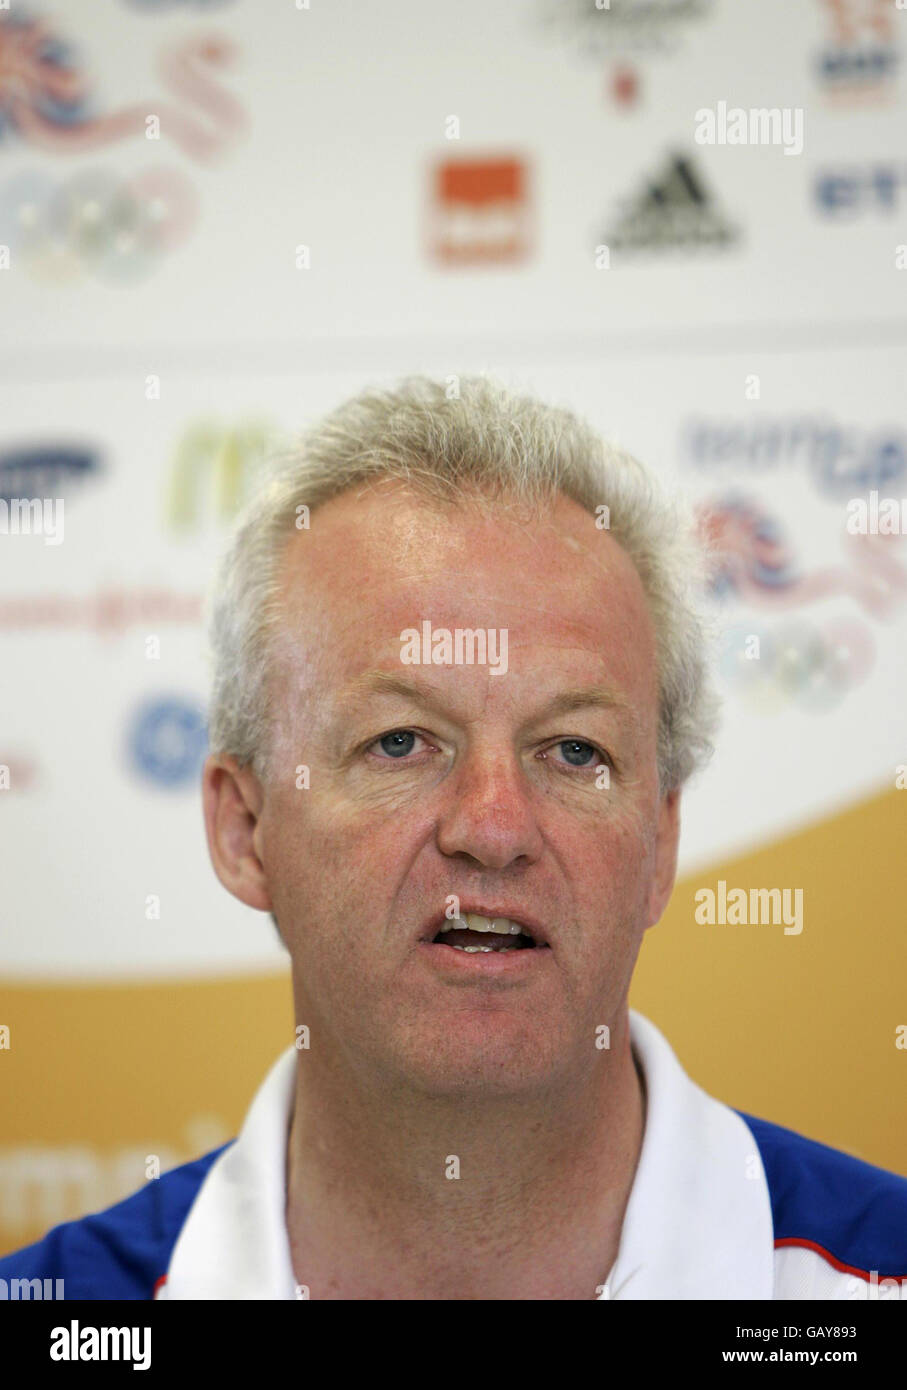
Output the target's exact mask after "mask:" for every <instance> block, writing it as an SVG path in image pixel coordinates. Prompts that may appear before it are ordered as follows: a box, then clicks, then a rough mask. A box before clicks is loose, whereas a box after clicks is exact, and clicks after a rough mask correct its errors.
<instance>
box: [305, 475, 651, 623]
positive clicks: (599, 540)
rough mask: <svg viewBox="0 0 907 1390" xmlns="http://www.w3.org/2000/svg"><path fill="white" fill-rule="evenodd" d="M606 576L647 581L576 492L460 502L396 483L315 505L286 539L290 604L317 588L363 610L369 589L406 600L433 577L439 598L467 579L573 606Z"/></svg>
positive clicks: (478, 588) (476, 592)
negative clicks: (538, 498) (540, 498)
mask: <svg viewBox="0 0 907 1390" xmlns="http://www.w3.org/2000/svg"><path fill="white" fill-rule="evenodd" d="M381 481H391V482H396V480H381ZM602 578H605V579H608V578H610V580H611V582H612V583H615V582H623V583H625V584H628V585H629V586H630V587H631V588H637V589H639V588H640V586H639V582H638V576H637V575H636V571H635V569H634V568H633V565H632V562H631V561H630V560H629V557H628V556H627V555H626V553H625V552H624V551H623V549H622V547H621V546H620V545H619V544H618V543H617V542H616V541H615V540H614V539H613V537H612V536H611V535H610V534H609V533H608V531H606V530H601V529H599V528H598V527H597V526H596V520H595V518H594V517H593V516H592V514H591V513H590V512H588V511H586V510H585V508H583V507H581V506H580V505H579V504H578V503H576V502H574V501H573V499H572V498H569V497H566V496H565V495H563V494H560V493H559V494H557V495H556V496H555V497H554V498H552V499H551V500H550V502H547V503H545V504H544V505H541V504H539V505H537V506H536V505H527V504H520V503H517V502H516V501H514V500H512V499H502V500H500V501H497V500H495V499H492V498H488V497H479V498H473V497H471V496H467V497H465V498H464V499H463V500H462V503H460V504H457V505H456V506H454V505H452V504H446V503H443V502H440V501H437V500H435V499H433V498H431V497H424V496H422V495H421V494H420V493H418V492H417V491H414V490H413V489H411V488H408V487H405V486H403V485H402V484H397V485H395V486H391V487H389V488H386V489H384V488H380V487H371V486H370V487H368V488H363V489H350V490H348V491H347V492H345V493H342V494H340V495H339V496H337V497H335V498H332V499H331V500H330V501H329V502H327V503H325V504H323V506H321V507H319V508H317V509H316V510H315V511H314V512H313V513H312V516H311V523H310V528H309V529H305V530H300V531H298V532H296V533H295V534H294V536H293V538H292V539H291V541H290V543H289V545H288V547H287V551H286V553H285V556H284V564H283V571H282V588H283V592H284V598H285V599H286V600H287V601H288V606H289V607H296V606H297V604H296V602H294V600H296V599H297V597H299V598H302V599H303V600H304V599H305V597H306V594H309V595H310V596H311V595H314V594H316V593H317V594H318V596H319V598H320V599H321V601H322V602H325V601H326V602H327V604H328V606H329V607H330V608H331V609H334V610H336V608H338V607H340V606H342V605H343V604H344V603H346V604H347V605H348V606H352V607H354V608H356V609H357V610H358V611H360V612H362V611H363V610H364V608H365V607H367V604H364V603H363V600H365V599H367V596H368V594H369V593H373V594H374V593H377V592H378V591H381V590H383V591H384V592H383V593H382V601H384V602H386V601H388V599H389V598H393V597H396V596H397V595H399V596H400V597H401V598H402V599H404V600H407V599H409V598H410V597H411V595H412V593H413V591H415V593H416V596H417V597H419V596H420V595H421V593H422V592H424V590H425V587H426V586H427V585H428V584H433V586H434V588H433V594H432V596H433V597H434V598H435V599H437V598H438V597H439V594H444V593H445V591H446V592H447V593H450V594H451V595H454V594H455V592H456V591H457V590H462V589H463V588H464V586H465V588H466V589H467V590H471V591H472V592H471V595H470V597H471V599H472V600H473V601H474V600H475V599H476V598H477V597H480V596H481V593H483V592H484V593H487V594H488V596H489V598H491V597H493V596H494V595H495V593H497V594H498V595H500V596H501V597H502V598H504V599H507V598H509V597H511V596H512V595H513V594H514V593H516V592H517V591H518V592H519V594H520V596H521V599H522V602H523V604H524V605H525V606H526V608H527V609H532V608H533V607H535V606H539V607H544V606H545V601H546V600H552V599H553V600H555V601H557V600H561V599H562V600H563V601H564V607H565V608H567V607H569V601H570V593H571V592H572V593H573V594H574V595H578V594H579V593H580V592H581V591H582V590H583V589H584V588H585V589H586V590H587V593H589V595H590V596H591V595H592V593H593V592H594V590H595V586H596V585H597V583H598V582H599V580H600V579H602ZM473 580H474V581H475V582H472V581H473ZM445 581H446V583H445ZM584 581H585V582H584ZM553 586H556V589H555V588H554V587H553ZM577 616H579V615H577Z"/></svg>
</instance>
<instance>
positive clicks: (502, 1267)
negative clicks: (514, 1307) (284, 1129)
mask: <svg viewBox="0 0 907 1390" xmlns="http://www.w3.org/2000/svg"><path fill="white" fill-rule="evenodd" d="M310 1060H311V1054H307V1055H306V1058H305V1066H304V1067H302V1066H300V1067H299V1069H298V1072H297V1082H296V1101H295V1108H294V1117H293V1123H292V1125H291V1128H290V1135H289V1144H288V1153H287V1205H286V1222H287V1230H288V1234H289V1239H290V1250H291V1254H292V1258H293V1268H294V1271H295V1275H296V1279H297V1282H298V1283H300V1284H304V1285H306V1286H307V1287H308V1288H309V1289H310V1291H311V1297H312V1298H335V1299H368V1300H377V1299H394V1300H406V1299H441V1300H485V1299H488V1300H495V1299H549V1298H557V1299H574V1298H590V1299H591V1298H595V1297H596V1296H597V1292H598V1291H599V1290H600V1288H601V1286H602V1285H603V1284H604V1283H605V1282H606V1279H607V1276H608V1274H609V1272H610V1270H611V1267H612V1265H613V1263H614V1260H615V1259H616V1257H617V1249H618V1245H619V1241H620V1232H621V1226H622V1223H623V1218H624V1212H625V1210H626V1205H627V1200H628V1198H629V1194H630V1189H631V1187H632V1184H633V1177H634V1174H635V1171H636V1165H637V1162H638V1159H639V1152H640V1148H641V1144H642V1136H643V1129H644V1125H645V1094H644V1085H643V1083H642V1077H641V1073H639V1072H638V1071H637V1067H636V1064H635V1062H634V1058H633V1054H632V1052H631V1049H630V1038H629V1020H628V1019H627V1018H626V1016H625V1017H624V1020H623V1022H622V1024H621V1025H620V1026H619V1027H615V1028H613V1029H612V1048H611V1050H610V1053H609V1054H608V1055H607V1057H602V1056H601V1055H600V1056H599V1059H598V1060H600V1061H601V1062H602V1063H603V1065H601V1066H598V1067H596V1068H594V1069H593V1071H591V1072H587V1073H586V1074H585V1076H584V1077H583V1078H582V1079H580V1080H578V1081H577V1083H576V1084H575V1085H574V1086H572V1087H571V1086H565V1085H564V1084H563V1080H561V1082H560V1083H559V1084H558V1086H557V1087H556V1088H552V1092H551V1093H550V1094H545V1095H535V1096H533V1097H530V1098H526V1097H522V1098H507V1099H506V1100H503V1101H502V1100H501V1099H499V1098H498V1099H495V1100H493V1101H492V1100H490V1099H487V1098H486V1099H484V1100H482V1099H478V1100H477V1099H476V1098H475V1097H470V1098H469V1099H466V1100H464V1099H462V1098H456V1099H450V1098H444V1099H437V1098H433V1097H432V1098H426V1097H425V1095H424V1094H422V1095H416V1094H413V1093H411V1092H408V1093H406V1092H401V1091H400V1090H397V1091H395V1092H388V1091H387V1090H383V1091H382V1090H379V1089H377V1088H375V1087H366V1086H363V1085H362V1081H361V1078H347V1079H346V1081H345V1084H343V1085H338V1082H339V1080H340V1078H338V1077H337V1076H335V1075H330V1076H326V1075H324V1073H323V1072H320V1071H319V1070H318V1069H317V1068H315V1067H312V1066H310V1065H309V1063H310Z"/></svg>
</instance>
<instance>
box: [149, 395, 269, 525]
mask: <svg viewBox="0 0 907 1390" xmlns="http://www.w3.org/2000/svg"><path fill="white" fill-rule="evenodd" d="M272 439H273V430H272V428H271V426H270V425H268V424H267V423H266V422H264V421H259V420H252V421H249V422H248V423H246V424H244V425H237V426H234V427H233V428H228V427H224V426H223V425H221V424H220V423H219V422H218V421H216V420H201V421H198V422H197V423H195V424H193V425H190V426H189V428H188V429H186V430H185V431H184V432H183V434H182V435H181V436H180V438H179V440H178V442H177V445H176V449H175V450H174V455H173V463H172V466H171V469H170V481H169V485H168V489H167V496H166V499H165V502H164V511H165V520H166V522H167V525H168V526H170V527H171V528H172V529H173V530H175V531H188V530H190V529H193V528H195V527H196V526H198V525H200V524H201V523H202V521H203V519H204V517H205V516H206V515H208V514H211V513H213V514H214V515H215V516H216V517H217V519H218V520H219V521H221V522H227V521H230V520H231V518H232V517H234V516H235V515H236V513H237V512H238V511H239V509H240V507H241V506H242V503H243V501H244V500H245V497H246V495H247V493H248V491H249V488H250V484H251V481H252V479H253V478H254V477H255V475H256V474H257V473H258V471H259V469H260V468H261V467H262V465H263V463H264V460H265V457H266V455H267V453H268V449H269V445H270V443H271V442H272Z"/></svg>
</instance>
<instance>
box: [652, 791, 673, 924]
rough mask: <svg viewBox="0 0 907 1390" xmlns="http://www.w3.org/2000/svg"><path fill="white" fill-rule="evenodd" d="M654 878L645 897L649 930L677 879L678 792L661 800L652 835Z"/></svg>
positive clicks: (663, 908)
mask: <svg viewBox="0 0 907 1390" xmlns="http://www.w3.org/2000/svg"><path fill="white" fill-rule="evenodd" d="M655 836H656V839H655V877H654V879H653V881H652V889H651V892H650V894H649V921H648V923H647V925H648V926H650V927H653V926H654V925H655V923H656V922H657V921H659V919H660V918H661V916H662V914H663V912H664V910H665V908H666V907H667V905H668V899H669V898H670V896H671V894H672V892H673V891H674V879H675V878H676V876H677V846H678V844H679V841H680V788H679V787H678V788H675V790H674V791H670V792H666V793H665V795H664V796H663V797H662V798H661V806H660V808H659V812H658V828H657V830H656V832H655Z"/></svg>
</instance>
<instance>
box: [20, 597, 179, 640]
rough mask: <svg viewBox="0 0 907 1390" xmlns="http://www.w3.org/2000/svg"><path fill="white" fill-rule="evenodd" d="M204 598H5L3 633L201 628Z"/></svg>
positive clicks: (110, 634)
mask: <svg viewBox="0 0 907 1390" xmlns="http://www.w3.org/2000/svg"><path fill="white" fill-rule="evenodd" d="M203 610H204V595H202V594H178V593H174V592H173V591H172V590H170V589H99V590H98V592H97V593H96V594H84V595H81V594H39V595H36V596H34V597H27V598H10V599H2V598H0V631H4V632H21V631H23V630H28V629H38V628H90V629H91V630H92V631H94V632H97V633H99V634H101V635H103V636H104V637H114V636H116V637H120V636H122V634H123V633H124V632H125V631H126V629H127V628H130V627H143V628H145V630H146V631H147V630H148V628H149V627H151V628H153V629H155V628H158V627H160V626H162V625H167V626H171V625H189V626H193V627H194V626H197V625H198V624H199V623H200V622H201V621H202V614H203Z"/></svg>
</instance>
